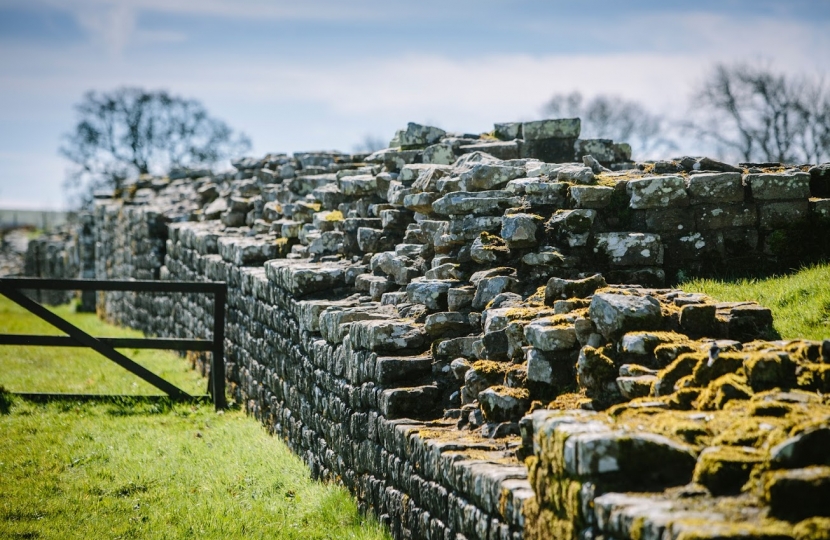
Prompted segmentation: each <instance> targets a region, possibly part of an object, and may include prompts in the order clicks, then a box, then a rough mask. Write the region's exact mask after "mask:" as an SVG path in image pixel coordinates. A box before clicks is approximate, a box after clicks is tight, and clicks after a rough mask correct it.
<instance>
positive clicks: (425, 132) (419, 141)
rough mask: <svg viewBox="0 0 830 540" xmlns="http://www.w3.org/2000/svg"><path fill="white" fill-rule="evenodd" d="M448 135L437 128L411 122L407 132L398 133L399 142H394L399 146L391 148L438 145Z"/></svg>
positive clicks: (407, 126)
mask: <svg viewBox="0 0 830 540" xmlns="http://www.w3.org/2000/svg"><path fill="white" fill-rule="evenodd" d="M446 134H447V132H446V131H444V130H443V129H440V128H437V127H432V126H422V125H421V124H416V123H415V122H409V123H408V124H407V125H406V129H405V130H400V131H398V133H397V135H396V138H397V141H395V140H393V141H392V142H397V143H398V144H390V146H404V147H405V146H426V145H428V144H435V143H437V142H438V141H439V140H440V139H441V137H443V136H444V135H446Z"/></svg>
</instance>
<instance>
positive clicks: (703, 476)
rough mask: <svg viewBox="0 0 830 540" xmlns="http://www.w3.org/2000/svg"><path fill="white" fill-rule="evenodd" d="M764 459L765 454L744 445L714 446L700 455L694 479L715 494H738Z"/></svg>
mask: <svg viewBox="0 0 830 540" xmlns="http://www.w3.org/2000/svg"><path fill="white" fill-rule="evenodd" d="M763 461H764V456H763V454H761V453H760V452H755V451H752V450H749V449H744V448H743V447H733V446H722V447H713V448H712V449H709V450H707V451H706V452H703V453H702V454H701V455H700V457H698V460H697V465H696V466H695V472H694V477H693V481H694V482H696V483H698V484H701V485H703V486H706V487H707V488H708V489H709V491H710V492H711V493H712V494H713V495H715V496H721V495H737V494H738V493H740V492H741V490H742V487H743V486H744V484H746V483H747V481H748V480H749V478H750V475H751V473H752V470H753V469H754V468H755V467H756V466H757V465H760V464H761V463H762V462H763Z"/></svg>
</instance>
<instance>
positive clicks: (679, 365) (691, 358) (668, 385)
mask: <svg viewBox="0 0 830 540" xmlns="http://www.w3.org/2000/svg"><path fill="white" fill-rule="evenodd" d="M705 358H706V355H704V354H703V353H684V354H681V355H680V356H678V357H677V359H676V360H675V361H674V362H672V363H671V364H669V365H668V366H667V367H665V368H664V369H662V370H660V372H659V373H658V374H657V382H655V383H654V386H653V388H652V394H653V395H655V396H666V395H669V394H671V393H672V392H674V386H675V384H677V381H679V380H680V379H682V378H683V377H686V376H687V375H691V374H692V372H693V371H694V369H695V366H696V365H698V363H700V362H701V361H702V360H705Z"/></svg>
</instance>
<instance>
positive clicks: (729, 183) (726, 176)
mask: <svg viewBox="0 0 830 540" xmlns="http://www.w3.org/2000/svg"><path fill="white" fill-rule="evenodd" d="M687 185H688V190H689V195H690V196H691V203H692V204H703V203H714V204H723V203H739V202H743V200H744V187H743V184H742V183H741V174H740V173H737V172H723V173H700V174H693V175H691V176H689V180H688V181H687Z"/></svg>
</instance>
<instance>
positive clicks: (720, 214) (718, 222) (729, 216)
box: [694, 203, 758, 231]
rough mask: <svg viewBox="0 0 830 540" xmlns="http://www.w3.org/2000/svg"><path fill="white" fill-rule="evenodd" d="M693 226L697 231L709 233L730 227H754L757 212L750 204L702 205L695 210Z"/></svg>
mask: <svg viewBox="0 0 830 540" xmlns="http://www.w3.org/2000/svg"><path fill="white" fill-rule="evenodd" d="M694 215H695V225H696V226H697V230H699V231H711V230H716V229H726V228H732V227H755V226H756V224H757V220H758V211H757V209H756V206H755V205H754V204H752V203H746V204H723V205H712V204H702V205H700V206H698V207H696V208H695V210H694Z"/></svg>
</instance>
